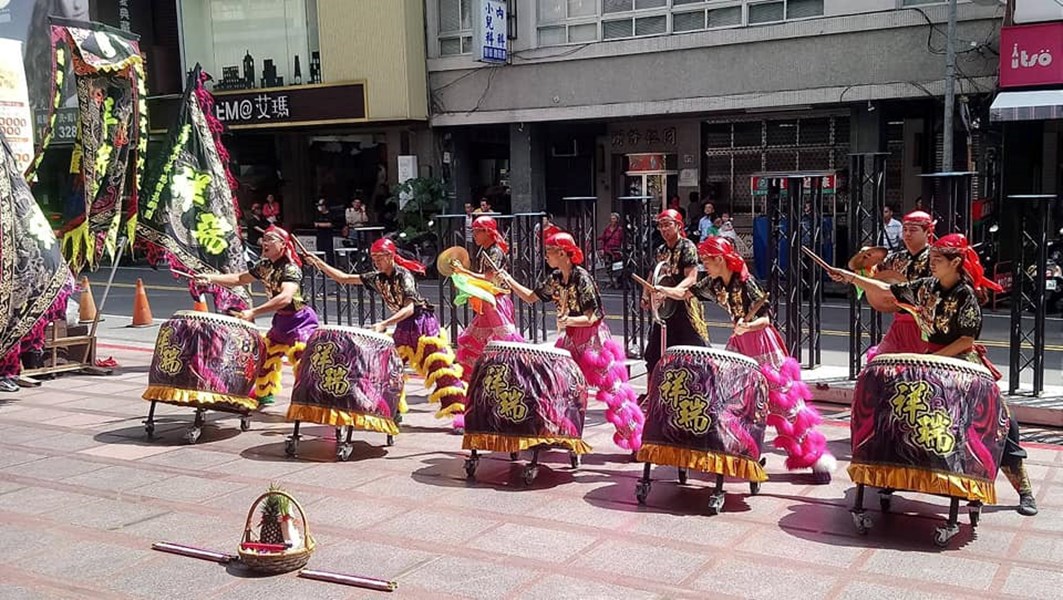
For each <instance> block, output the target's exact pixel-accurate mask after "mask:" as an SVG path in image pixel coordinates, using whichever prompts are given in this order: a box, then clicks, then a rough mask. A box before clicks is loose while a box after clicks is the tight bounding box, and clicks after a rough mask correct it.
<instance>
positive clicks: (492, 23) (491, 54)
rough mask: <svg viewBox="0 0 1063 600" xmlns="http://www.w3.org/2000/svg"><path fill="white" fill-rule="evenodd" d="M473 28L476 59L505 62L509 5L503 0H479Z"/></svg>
mask: <svg viewBox="0 0 1063 600" xmlns="http://www.w3.org/2000/svg"><path fill="white" fill-rule="evenodd" d="M477 5H478V7H479V10H478V12H477V16H476V17H474V18H475V19H476V25H475V27H474V28H473V38H474V41H475V43H474V44H473V46H474V48H475V52H476V53H475V57H476V60H479V61H482V62H486V63H496V64H505V63H506V61H507V60H508V59H509V7H508V6H507V3H506V1H505V0H480V1H479V2H478V3H477Z"/></svg>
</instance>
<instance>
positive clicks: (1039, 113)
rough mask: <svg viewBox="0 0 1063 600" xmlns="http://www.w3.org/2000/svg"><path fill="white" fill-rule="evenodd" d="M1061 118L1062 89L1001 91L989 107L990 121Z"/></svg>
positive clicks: (1062, 115)
mask: <svg viewBox="0 0 1063 600" xmlns="http://www.w3.org/2000/svg"><path fill="white" fill-rule="evenodd" d="M1048 119H1063V90H1038V91H1032V92H1001V93H1000V94H997V97H996V99H995V100H993V105H992V106H990V107H989V120H990V121H1044V120H1048Z"/></svg>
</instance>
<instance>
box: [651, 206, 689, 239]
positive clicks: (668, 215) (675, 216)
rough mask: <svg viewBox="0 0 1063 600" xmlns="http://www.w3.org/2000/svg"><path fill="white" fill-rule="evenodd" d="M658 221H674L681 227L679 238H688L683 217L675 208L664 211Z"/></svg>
mask: <svg viewBox="0 0 1063 600" xmlns="http://www.w3.org/2000/svg"><path fill="white" fill-rule="evenodd" d="M657 221H658V222H660V221H672V222H673V223H675V224H676V225H678V226H679V237H686V236H687V232H686V228H684V227H683V215H681V214H679V211H678V210H676V209H674V208H669V209H667V210H662V211H661V214H659V215H657Z"/></svg>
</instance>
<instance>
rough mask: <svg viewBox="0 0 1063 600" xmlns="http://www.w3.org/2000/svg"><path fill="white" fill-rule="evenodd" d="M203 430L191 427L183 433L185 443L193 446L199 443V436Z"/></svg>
mask: <svg viewBox="0 0 1063 600" xmlns="http://www.w3.org/2000/svg"><path fill="white" fill-rule="evenodd" d="M201 433H203V430H202V429H201V428H199V427H193V428H191V429H189V430H188V431H187V432H186V433H185V441H186V442H188V443H189V444H194V443H196V442H198V441H199V436H200V434H201Z"/></svg>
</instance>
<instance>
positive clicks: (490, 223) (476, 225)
mask: <svg viewBox="0 0 1063 600" xmlns="http://www.w3.org/2000/svg"><path fill="white" fill-rule="evenodd" d="M472 228H473V229H483V230H484V231H486V232H487V233H490V234H491V239H492V240H494V241H495V245H496V246H498V247H499V248H501V249H502V252H507V253H508V252H509V244H507V243H506V240H505V238H503V237H502V234H501V233H500V232H499V231H498V223H497V222H496V221H495V218H494V217H488V216H483V217H476V220H475V221H473V222H472Z"/></svg>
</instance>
